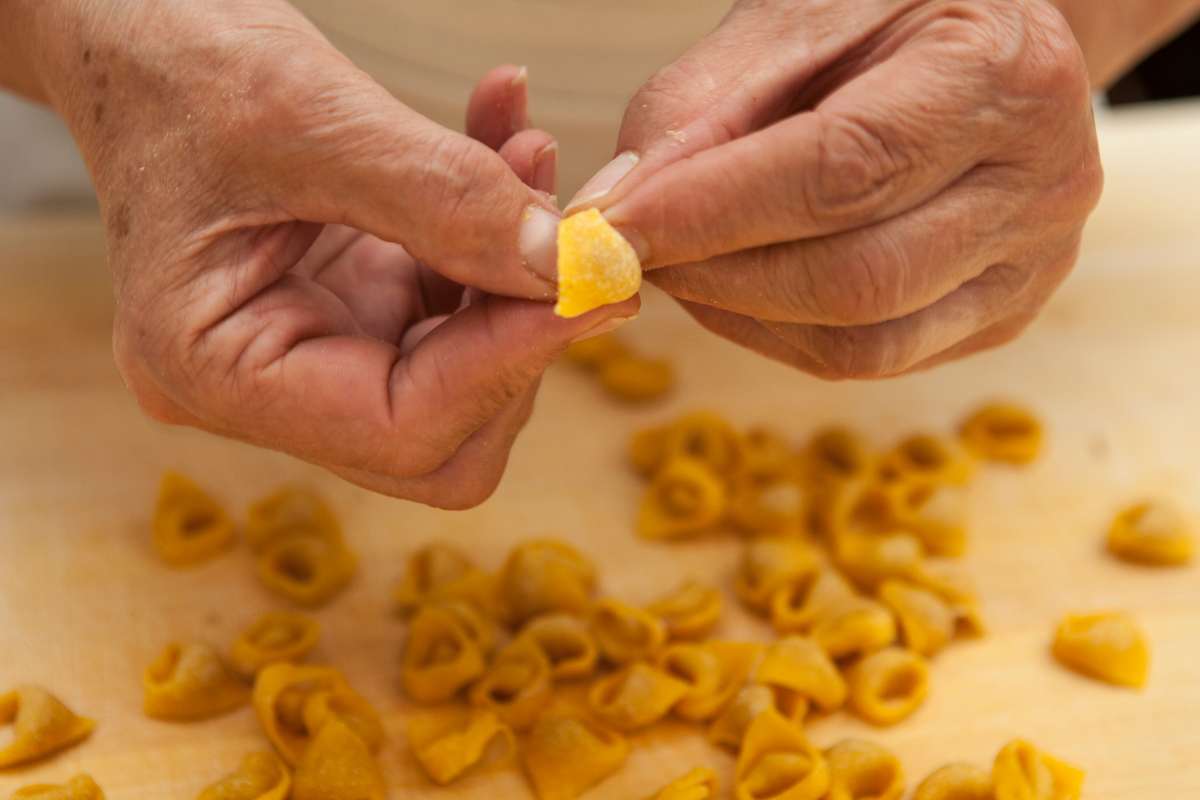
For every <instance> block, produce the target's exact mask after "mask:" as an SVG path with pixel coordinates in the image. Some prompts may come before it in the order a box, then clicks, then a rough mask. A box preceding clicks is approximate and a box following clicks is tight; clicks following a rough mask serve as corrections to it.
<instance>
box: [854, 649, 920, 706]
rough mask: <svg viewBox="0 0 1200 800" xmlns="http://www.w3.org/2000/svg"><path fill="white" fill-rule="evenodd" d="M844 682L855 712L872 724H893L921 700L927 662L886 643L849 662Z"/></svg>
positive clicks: (907, 651)
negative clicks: (876, 650)
mask: <svg viewBox="0 0 1200 800" xmlns="http://www.w3.org/2000/svg"><path fill="white" fill-rule="evenodd" d="M846 683H847V685H848V686H849V689H850V693H849V706H850V709H851V710H852V711H854V713H855V714H857V715H858V716H860V717H862V718H863V719H865V720H866V721H867V722H871V723H874V724H876V725H894V724H895V723H897V722H899V721H901V720H902V719H905V718H906V717H908V716H909V715H911V714H912V713H913V712H914V711H916V710H917V708H919V707H920V706H921V704H922V703H924V702H925V698H926V696H927V695H928V694H929V666H928V664H927V663H926V661H925V659H923V658H922V657H921V656H919V655H917V654H916V653H914V652H912V651H911V650H905V649H903V648H899V647H889V648H886V649H884V650H880V651H878V652H876V653H872V654H870V655H868V656H865V657H864V658H862V660H860V661H858V662H856V663H855V664H854V665H852V666H851V667H850V669H849V670H847V672H846Z"/></svg>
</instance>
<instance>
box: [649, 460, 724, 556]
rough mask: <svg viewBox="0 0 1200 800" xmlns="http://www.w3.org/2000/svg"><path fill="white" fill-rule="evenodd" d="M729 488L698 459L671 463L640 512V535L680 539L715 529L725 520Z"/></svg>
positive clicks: (661, 470) (656, 480)
mask: <svg viewBox="0 0 1200 800" xmlns="http://www.w3.org/2000/svg"><path fill="white" fill-rule="evenodd" d="M728 502H729V497H728V489H727V487H726V484H725V483H724V481H723V480H722V479H721V477H720V476H719V475H718V474H717V473H715V472H713V471H712V468H711V467H710V466H709V465H708V464H707V463H705V462H704V461H701V460H700V459H697V458H691V457H689V456H683V455H675V456H671V457H669V458H668V459H667V461H666V463H664V464H663V465H662V467H660V468H659V470H658V472H657V473H656V474H655V476H654V479H653V481H651V483H650V486H649V488H648V489H647V490H646V494H645V496H644V497H643V498H642V504H641V507H640V509H639V510H638V518H637V531H638V533H639V534H641V535H642V536H644V537H646V538H647V539H680V538H684V537H688V536H694V535H696V534H699V533H703V532H705V531H708V530H710V529H712V528H713V527H714V526H716V525H717V523H719V522H720V521H721V520H722V519H723V518H724V516H725V510H726V508H727V506H728Z"/></svg>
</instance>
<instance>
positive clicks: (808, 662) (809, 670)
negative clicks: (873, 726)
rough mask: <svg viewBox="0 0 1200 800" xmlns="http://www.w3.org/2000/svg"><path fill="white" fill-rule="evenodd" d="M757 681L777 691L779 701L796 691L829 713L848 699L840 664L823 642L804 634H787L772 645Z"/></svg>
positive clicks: (755, 677) (762, 663)
mask: <svg viewBox="0 0 1200 800" xmlns="http://www.w3.org/2000/svg"><path fill="white" fill-rule="evenodd" d="M754 681H755V683H761V684H763V685H764V686H769V687H771V688H772V689H773V690H775V692H776V698H777V702H778V700H779V699H786V695H787V694H796V695H799V697H801V698H803V699H804V701H805V702H806V703H807V702H810V701H811V702H812V703H814V704H816V705H817V706H818V707H819V708H820V709H821V710H822V711H825V712H829V711H836V710H837V709H839V708H841V707H842V706H843V705H844V704H845V702H846V682H845V680H843V678H842V675H841V673H839V672H838V669H837V665H836V664H834V663H833V661H832V660H831V659H830V658H829V656H828V655H827V654H826V652H825V651H824V650H823V649H822V648H821V646H820V645H819V644H817V643H816V642H815V641H813V640H812V639H808V638H805V637H803V636H785V637H784V638H782V639H779V640H777V641H775V642H773V643H772V644H771V645H769V646H768V647H767V650H766V653H765V655H764V656H763V659H762V662H761V663H760V664H759V665H758V669H757V670H756V671H755V674H754ZM781 692H782V693H784V694H783V698H781Z"/></svg>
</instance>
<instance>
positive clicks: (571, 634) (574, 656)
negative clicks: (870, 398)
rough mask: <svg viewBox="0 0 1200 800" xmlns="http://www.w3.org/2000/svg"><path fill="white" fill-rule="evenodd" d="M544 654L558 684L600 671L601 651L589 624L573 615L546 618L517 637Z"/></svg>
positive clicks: (531, 623) (534, 621)
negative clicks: (558, 681)
mask: <svg viewBox="0 0 1200 800" xmlns="http://www.w3.org/2000/svg"><path fill="white" fill-rule="evenodd" d="M517 638H518V639H528V640H529V641H531V642H533V644H534V645H536V646H537V647H538V649H540V650H541V651H542V655H544V656H545V657H546V661H547V662H549V664H550V675H551V677H552V678H554V679H555V680H571V679H574V678H586V677H588V676H590V675H591V674H592V673H593V672H595V671H596V662H597V661H598V660H599V651H598V650H597V649H596V640H595V639H593V638H592V633H591V630H590V629H589V628H588V625H587V623H586V622H584V621H583V620H582V619H580V618H579V617H573V616H571V615H570V614H543V615H542V616H540V617H534V618H533V619H531V620H529V621H528V622H526V623H525V626H524V627H523V628H521V631H520V633H518V634H517Z"/></svg>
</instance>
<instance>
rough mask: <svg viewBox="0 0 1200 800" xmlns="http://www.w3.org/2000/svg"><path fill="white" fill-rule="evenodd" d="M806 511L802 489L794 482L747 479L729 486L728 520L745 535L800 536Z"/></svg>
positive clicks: (780, 479) (748, 477) (739, 480)
mask: <svg viewBox="0 0 1200 800" xmlns="http://www.w3.org/2000/svg"><path fill="white" fill-rule="evenodd" d="M806 511H807V507H806V505H805V502H804V493H803V489H802V488H801V486H800V484H799V483H798V482H797V481H796V480H794V479H791V478H773V479H767V480H762V479H757V478H754V477H753V476H751V475H745V476H743V477H741V478H739V479H737V480H735V481H733V482H732V483H731V484H730V486H729V499H728V511H727V517H728V519H729V522H730V523H732V524H733V525H734V526H735V527H736V528H738V529H739V530H741V531H742V532H743V533H746V534H750V535H754V536H780V535H791V536H795V535H800V534H801V533H802V532H803V527H804V521H805V513H806Z"/></svg>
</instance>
